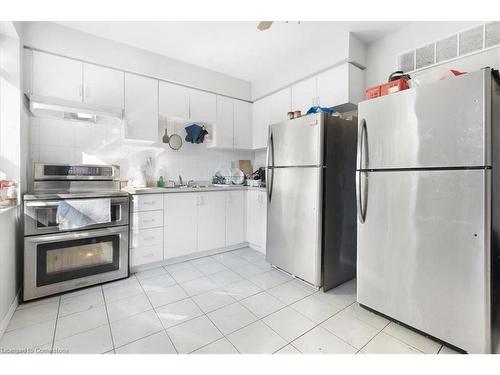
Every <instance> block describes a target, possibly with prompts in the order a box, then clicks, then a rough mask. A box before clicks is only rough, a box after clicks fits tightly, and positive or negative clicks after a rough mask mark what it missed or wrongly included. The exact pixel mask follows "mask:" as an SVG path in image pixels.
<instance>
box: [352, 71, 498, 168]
mask: <svg viewBox="0 0 500 375" xmlns="http://www.w3.org/2000/svg"><path fill="white" fill-rule="evenodd" d="M490 97H491V74H490V70H489V69H485V70H480V71H477V72H473V73H469V74H465V75H462V76H458V77H455V78H452V79H447V80H442V81H438V82H436V83H433V84H428V85H425V86H422V87H419V88H416V89H410V90H406V91H402V92H400V93H396V94H391V95H387V96H383V97H380V98H376V99H372V100H368V101H364V102H362V103H360V104H359V107H358V108H359V111H358V113H359V124H358V134H359V138H358V165H357V168H358V169H387V168H425V167H462V166H483V165H488V166H489V165H491V155H490V154H491V150H490V149H491V147H490V141H489V139H490V137H489V134H490V112H491V111H490V108H489V107H490V100H489V98H490Z"/></svg>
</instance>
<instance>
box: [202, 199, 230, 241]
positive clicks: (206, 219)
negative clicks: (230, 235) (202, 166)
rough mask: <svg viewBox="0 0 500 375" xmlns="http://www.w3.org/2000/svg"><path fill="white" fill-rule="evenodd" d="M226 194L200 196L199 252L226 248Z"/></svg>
mask: <svg viewBox="0 0 500 375" xmlns="http://www.w3.org/2000/svg"><path fill="white" fill-rule="evenodd" d="M224 193H225V192H223V191H220V192H207V193H200V194H199V195H198V251H205V250H212V249H219V248H222V247H225V246H226V198H225V194H224Z"/></svg>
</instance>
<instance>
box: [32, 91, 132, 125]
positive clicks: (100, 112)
mask: <svg viewBox="0 0 500 375" xmlns="http://www.w3.org/2000/svg"><path fill="white" fill-rule="evenodd" d="M28 100H29V106H30V111H31V113H32V114H33V116H36V117H49V118H57V119H65V120H76V121H88V122H93V123H105V122H110V121H112V122H121V121H122V119H123V109H122V108H116V107H105V106H98V105H93V104H88V103H82V102H74V101H69V100H64V99H58V98H52V97H43V96H38V95H29V96H28Z"/></svg>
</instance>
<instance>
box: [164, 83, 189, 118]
mask: <svg viewBox="0 0 500 375" xmlns="http://www.w3.org/2000/svg"><path fill="white" fill-rule="evenodd" d="M159 91H160V93H159V95H160V97H159V111H160V115H162V116H164V117H176V118H181V119H188V118H189V95H190V92H191V91H192V90H191V89H189V88H187V87H184V86H179V85H175V84H173V83H169V82H163V81H160V88H159Z"/></svg>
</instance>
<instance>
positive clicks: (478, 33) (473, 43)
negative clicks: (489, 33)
mask: <svg viewBox="0 0 500 375" xmlns="http://www.w3.org/2000/svg"><path fill="white" fill-rule="evenodd" d="M483 28H484V26H479V27H476V28H474V29H471V30H467V31H464V32H461V33H460V34H458V40H459V41H460V42H459V49H458V53H459V55H460V56H462V55H466V54H468V53H471V52H474V51H479V50H480V49H482V48H483Z"/></svg>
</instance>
